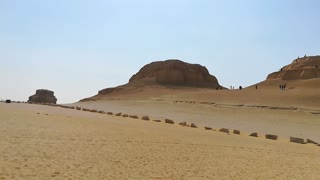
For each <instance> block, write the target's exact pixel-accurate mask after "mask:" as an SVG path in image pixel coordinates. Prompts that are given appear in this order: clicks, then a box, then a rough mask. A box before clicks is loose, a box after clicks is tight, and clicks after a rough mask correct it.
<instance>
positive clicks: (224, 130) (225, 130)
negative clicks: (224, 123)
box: [219, 128, 229, 133]
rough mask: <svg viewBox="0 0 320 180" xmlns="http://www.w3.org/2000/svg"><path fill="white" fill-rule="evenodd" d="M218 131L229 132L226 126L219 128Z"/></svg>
mask: <svg viewBox="0 0 320 180" xmlns="http://www.w3.org/2000/svg"><path fill="white" fill-rule="evenodd" d="M219 131H220V132H224V133H229V129H226V128H221V129H220V130H219Z"/></svg>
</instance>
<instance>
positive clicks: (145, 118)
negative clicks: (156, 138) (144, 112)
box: [141, 116, 150, 121]
mask: <svg viewBox="0 0 320 180" xmlns="http://www.w3.org/2000/svg"><path fill="white" fill-rule="evenodd" d="M141 119H142V120H145V121H149V120H150V118H149V116H143V117H142V118H141Z"/></svg>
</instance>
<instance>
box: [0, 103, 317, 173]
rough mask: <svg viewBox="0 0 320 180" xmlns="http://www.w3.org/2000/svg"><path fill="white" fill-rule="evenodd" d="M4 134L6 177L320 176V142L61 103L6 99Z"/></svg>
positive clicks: (0, 129) (1, 159)
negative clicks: (147, 118)
mask: <svg viewBox="0 0 320 180" xmlns="http://www.w3.org/2000/svg"><path fill="white" fill-rule="evenodd" d="M155 105H156V106H158V104H155ZM166 105H167V104H165V106H166ZM170 107H173V106H170ZM199 109H200V108H199ZM145 111H147V110H145ZM221 111H224V110H223V109H222V110H221ZM272 111H274V112H276V111H277V112H278V111H279V110H272ZM223 113H226V112H223ZM226 114H227V113H226ZM266 114H268V112H266ZM240 117H241V116H240ZM310 117H311V115H310ZM151 119H153V118H151ZM248 119H250V118H248ZM257 119H258V118H257ZM0 139H1V140H0V154H1V155H0V179H319V178H320V176H319V173H318V169H319V166H320V162H319V158H320V147H319V146H315V145H311V144H304V145H301V144H295V143H290V142H288V141H287V139H285V138H280V139H279V140H277V141H273V140H266V139H264V138H261V137H259V138H254V137H249V136H248V135H246V134H242V135H240V136H239V135H233V134H231V135H228V134H226V133H221V132H217V131H205V130H203V129H202V128H187V127H181V126H179V125H177V124H175V125H169V124H165V123H163V122H160V123H157V122H153V121H143V120H139V119H132V118H123V117H116V116H110V115H106V114H99V113H91V112H83V111H76V110H72V109H63V108H60V107H51V106H43V105H32V104H3V103H1V104H0Z"/></svg>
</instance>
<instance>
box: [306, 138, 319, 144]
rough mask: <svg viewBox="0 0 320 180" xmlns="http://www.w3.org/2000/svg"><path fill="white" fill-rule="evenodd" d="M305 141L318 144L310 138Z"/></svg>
mask: <svg viewBox="0 0 320 180" xmlns="http://www.w3.org/2000/svg"><path fill="white" fill-rule="evenodd" d="M307 143H309V144H315V145H317V144H318V143H317V142H315V141H313V140H311V139H307Z"/></svg>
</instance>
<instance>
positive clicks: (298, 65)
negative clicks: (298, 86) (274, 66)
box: [267, 56, 320, 80]
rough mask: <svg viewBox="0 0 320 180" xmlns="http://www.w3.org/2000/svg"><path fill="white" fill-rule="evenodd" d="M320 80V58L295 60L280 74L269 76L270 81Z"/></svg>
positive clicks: (312, 57)
mask: <svg viewBox="0 0 320 180" xmlns="http://www.w3.org/2000/svg"><path fill="white" fill-rule="evenodd" d="M313 78H320V56H305V57H303V58H297V59H295V60H294V61H293V62H292V63H291V64H289V65H287V66H284V67H283V68H281V69H280V70H279V71H278V72H274V73H271V74H269V75H268V77H267V80H268V79H281V80H300V79H313Z"/></svg>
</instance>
